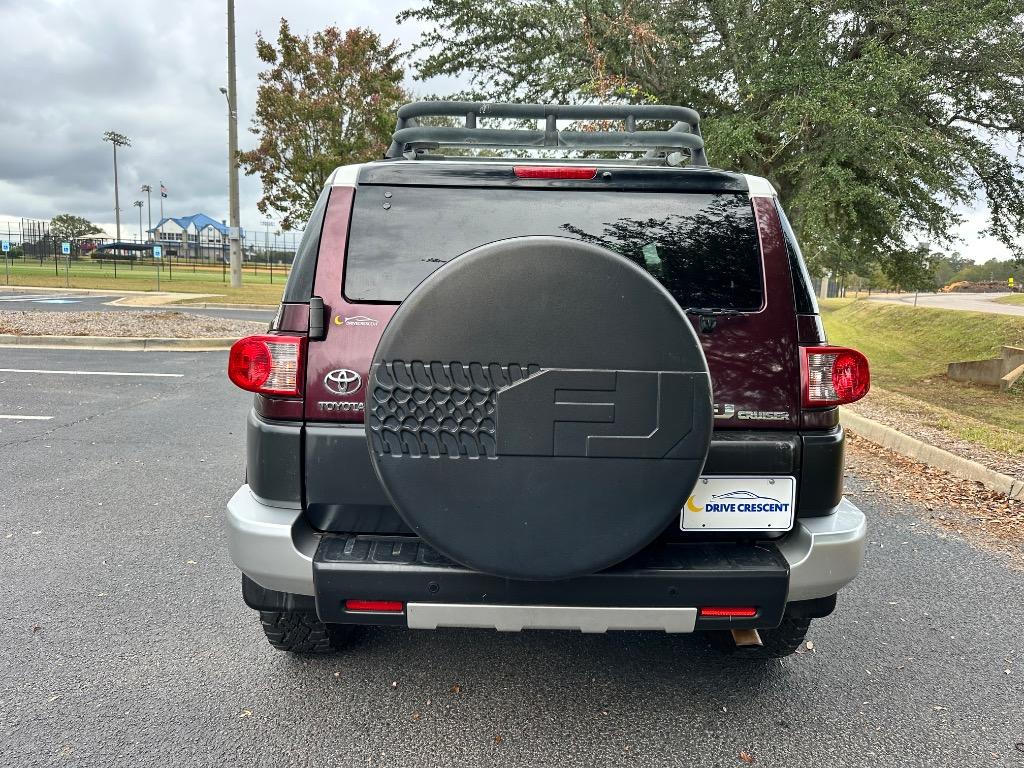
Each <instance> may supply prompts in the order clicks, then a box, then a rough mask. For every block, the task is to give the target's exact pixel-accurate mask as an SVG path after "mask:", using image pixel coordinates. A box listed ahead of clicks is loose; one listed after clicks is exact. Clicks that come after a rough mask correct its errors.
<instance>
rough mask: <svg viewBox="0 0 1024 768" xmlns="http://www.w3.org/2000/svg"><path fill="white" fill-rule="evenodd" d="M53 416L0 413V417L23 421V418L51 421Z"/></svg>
mask: <svg viewBox="0 0 1024 768" xmlns="http://www.w3.org/2000/svg"><path fill="white" fill-rule="evenodd" d="M52 418H53V416H19V415H15V414H10V415H8V414H3V413H0V419H12V420H14V421H21V420H22V419H24V420H25V421H49V420H50V419H52Z"/></svg>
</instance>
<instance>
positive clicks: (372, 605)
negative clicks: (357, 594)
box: [345, 600, 405, 613]
mask: <svg viewBox="0 0 1024 768" xmlns="http://www.w3.org/2000/svg"><path fill="white" fill-rule="evenodd" d="M404 609H405V606H403V605H402V603H401V602H399V601H398V600H346V601H345V610H346V611H376V612H378V613H401V612H402V611H403V610H404Z"/></svg>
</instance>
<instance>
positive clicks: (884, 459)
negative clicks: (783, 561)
mask: <svg viewBox="0 0 1024 768" xmlns="http://www.w3.org/2000/svg"><path fill="white" fill-rule="evenodd" d="M847 441H848V442H847V452H846V471H847V475H848V483H847V486H848V487H847V488H846V494H847V495H848V496H850V497H852V499H853V500H854V502H855V503H856V501H857V498H858V497H861V498H864V497H869V498H879V497H884V496H892V497H894V498H898V499H905V500H906V501H908V502H910V504H908V505H907V509H913V510H916V511H918V513H919V514H921V516H922V517H924V518H925V519H926V520H928V522H930V523H932V524H934V525H936V526H938V527H940V528H944V529H946V530H950V531H955V532H956V533H959V534H961V535H962V536H965V537H967V538H969V539H971V540H972V541H974V542H975V543H977V544H979V545H981V546H984V547H986V548H988V549H994V550H997V551H1000V552H1004V553H1006V554H1009V555H1011V556H1012V558H1013V560H1014V562H1015V564H1016V565H1018V566H1020V567H1024V500H1022V499H1010V498H1009V497H1007V496H1005V495H1004V494H1001V493H997V492H996V491H991V490H989V489H988V488H985V487H984V486H983V485H981V483H972V482H970V481H968V480H963V479H961V478H959V477H956V476H954V475H951V474H949V473H948V472H943V471H942V470H941V469H935V468H934V467H930V466H928V465H927V464H922V463H920V462H917V461H914V460H913V459H909V458H907V457H906V456H902V455H900V454H898V453H893V452H892V451H890V450H888V449H887V448H882V447H881V446H878V445H875V444H874V443H872V442H869V441H867V440H865V439H863V438H861V437H857V436H856V435H851V434H848V435H847ZM849 481H852V482H849Z"/></svg>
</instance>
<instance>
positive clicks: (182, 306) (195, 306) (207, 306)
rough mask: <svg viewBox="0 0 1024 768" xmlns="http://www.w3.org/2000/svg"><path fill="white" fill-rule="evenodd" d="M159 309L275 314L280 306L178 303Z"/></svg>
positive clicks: (163, 305)
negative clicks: (174, 308)
mask: <svg viewBox="0 0 1024 768" xmlns="http://www.w3.org/2000/svg"><path fill="white" fill-rule="evenodd" d="M157 306H161V307H177V308H178V309H237V310H240V311H243V312H244V311H245V310H247V309H254V310H256V311H258V312H263V311H266V312H276V311H277V310H278V309H279V308H280V306H281V305H280V304H210V303H204V304H200V303H198V302H196V303H194V304H192V303H190V304H185V303H184V302H181V301H178V302H175V303H173V304H159V305H157Z"/></svg>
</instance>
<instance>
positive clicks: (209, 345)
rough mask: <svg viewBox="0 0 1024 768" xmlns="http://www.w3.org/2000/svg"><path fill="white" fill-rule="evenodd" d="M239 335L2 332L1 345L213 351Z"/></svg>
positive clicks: (227, 346) (136, 350) (134, 350)
mask: <svg viewBox="0 0 1024 768" xmlns="http://www.w3.org/2000/svg"><path fill="white" fill-rule="evenodd" d="M236 341H238V339H235V338H213V339H160V338H151V339H147V338H141V337H137V336H15V335H13V334H0V347H25V348H30V349H113V350H120V351H129V352H158V351H165V352H166V351H174V352H211V351H214V350H227V349H231V345H232V344H234V343H235V342H236Z"/></svg>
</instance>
